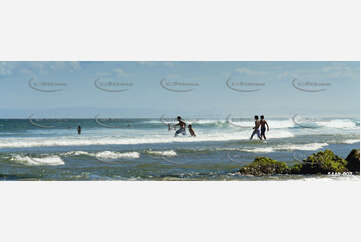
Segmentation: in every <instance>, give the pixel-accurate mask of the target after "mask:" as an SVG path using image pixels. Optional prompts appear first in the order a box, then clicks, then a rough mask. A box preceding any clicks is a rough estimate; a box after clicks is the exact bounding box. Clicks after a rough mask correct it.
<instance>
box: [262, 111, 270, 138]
mask: <svg viewBox="0 0 361 242" xmlns="http://www.w3.org/2000/svg"><path fill="white" fill-rule="evenodd" d="M260 124H261V139H262V137H263V138H264V140H266V139H267V138H266V125H267V132H268V131H269V126H268V123H267V121H266V120H265V119H264V116H263V115H261V121H260Z"/></svg>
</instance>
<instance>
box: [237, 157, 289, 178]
mask: <svg viewBox="0 0 361 242" xmlns="http://www.w3.org/2000/svg"><path fill="white" fill-rule="evenodd" d="M288 170H289V169H288V167H287V165H286V163H285V162H280V161H276V160H272V159H270V158H268V157H256V158H255V159H254V161H253V162H252V163H250V164H249V165H247V166H244V167H241V169H240V170H239V172H240V173H241V174H243V175H253V176H265V175H276V174H287V173H288Z"/></svg>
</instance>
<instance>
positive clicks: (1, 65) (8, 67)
mask: <svg viewBox="0 0 361 242" xmlns="http://www.w3.org/2000/svg"><path fill="white" fill-rule="evenodd" d="M14 68H15V62H7V61H0V76H8V75H11V74H12V73H13V70H14Z"/></svg>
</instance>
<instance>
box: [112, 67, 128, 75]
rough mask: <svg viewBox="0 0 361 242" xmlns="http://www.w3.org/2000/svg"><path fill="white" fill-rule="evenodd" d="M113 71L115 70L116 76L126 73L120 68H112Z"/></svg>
mask: <svg viewBox="0 0 361 242" xmlns="http://www.w3.org/2000/svg"><path fill="white" fill-rule="evenodd" d="M113 72H115V73H116V75H117V76H118V77H123V76H126V75H127V73H126V72H125V71H124V70H123V69H122V68H115V69H113Z"/></svg>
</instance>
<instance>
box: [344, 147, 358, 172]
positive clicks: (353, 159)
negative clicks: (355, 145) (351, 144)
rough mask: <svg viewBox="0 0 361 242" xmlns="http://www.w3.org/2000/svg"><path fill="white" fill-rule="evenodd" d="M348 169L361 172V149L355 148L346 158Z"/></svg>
mask: <svg viewBox="0 0 361 242" xmlns="http://www.w3.org/2000/svg"><path fill="white" fill-rule="evenodd" d="M346 161H347V166H346V167H347V169H348V170H349V171H352V172H354V173H360V149H353V150H352V151H351V152H350V154H349V155H348V156H347V158H346Z"/></svg>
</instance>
